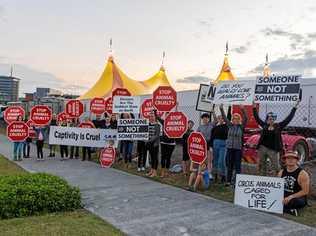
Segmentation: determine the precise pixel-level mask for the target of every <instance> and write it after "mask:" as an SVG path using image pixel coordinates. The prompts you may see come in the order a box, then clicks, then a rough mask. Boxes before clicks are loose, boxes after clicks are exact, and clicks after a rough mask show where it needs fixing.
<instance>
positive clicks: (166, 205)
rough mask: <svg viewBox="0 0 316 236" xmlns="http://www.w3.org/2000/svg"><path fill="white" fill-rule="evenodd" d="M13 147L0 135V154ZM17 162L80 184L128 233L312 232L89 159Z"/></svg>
mask: <svg viewBox="0 0 316 236" xmlns="http://www.w3.org/2000/svg"><path fill="white" fill-rule="evenodd" d="M33 149H34V148H33ZM11 150H12V145H11V144H10V143H9V142H8V141H7V140H6V138H5V137H4V136H2V135H0V153H1V154H3V155H5V156H7V157H10V156H11ZM32 153H33V152H32ZM18 164H19V165H21V166H22V167H23V168H25V169H26V170H28V171H32V172H47V173H51V174H55V175H58V176H61V177H64V178H65V179H66V180H68V181H69V182H70V183H71V184H72V185H75V186H78V187H79V188H80V189H81V191H82V195H83V202H84V204H85V208H86V209H88V210H90V211H91V212H93V213H95V214H96V215H98V216H100V217H101V218H103V219H105V220H107V221H108V222H110V223H111V224H113V225H114V226H115V227H117V228H119V229H121V230H122V231H123V232H125V233H127V234H128V235H150V236H154V235H159V236H160V235H172V236H173V235H175V236H176V235H182V236H189V235H208V236H210V235H212V236H217V235H221V236H223V235H238V236H239V235H251V236H257V235H258V236H259V235H270V236H272V235H273V236H274V235H277V236H278V235H293V236H297V235H301V236H303V235H316V230H315V229H313V228H310V227H307V226H304V225H301V224H297V223H294V222H291V221H287V220H284V219H282V218H279V217H276V216H273V215H270V214H265V213H261V212H257V211H252V210H248V209H245V208H241V207H237V206H234V205H232V204H230V203H226V202H222V201H218V200H215V199H213V198H210V197H206V196H204V195H200V194H197V193H192V192H188V191H185V190H182V189H179V188H175V187H171V186H167V185H163V184H160V183H157V182H154V181H151V180H148V179H145V178H142V177H139V176H134V175H130V174H127V173H124V172H121V171H118V170H115V169H102V168H100V167H99V165H97V164H95V163H92V162H81V161H80V160H68V161H65V162H61V161H59V160H58V159H57V158H56V159H48V158H47V160H45V161H44V162H37V161H35V160H24V161H22V162H18Z"/></svg>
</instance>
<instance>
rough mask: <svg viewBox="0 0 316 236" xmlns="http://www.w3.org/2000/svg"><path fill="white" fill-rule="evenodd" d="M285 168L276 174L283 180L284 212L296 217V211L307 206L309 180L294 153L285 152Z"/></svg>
mask: <svg viewBox="0 0 316 236" xmlns="http://www.w3.org/2000/svg"><path fill="white" fill-rule="evenodd" d="M283 160H284V161H285V168H284V169H283V170H281V171H280V172H279V174H278V176H279V177H281V178H283V179H284V200H283V204H284V212H285V213H289V214H292V215H295V216H297V209H300V208H303V207H305V206H306V204H307V194H308V193H309V186H310V178H309V175H308V174H307V172H306V171H305V170H303V169H302V168H301V167H300V166H299V164H298V162H299V156H298V154H297V153H296V152H287V153H286V154H285V155H284V156H283Z"/></svg>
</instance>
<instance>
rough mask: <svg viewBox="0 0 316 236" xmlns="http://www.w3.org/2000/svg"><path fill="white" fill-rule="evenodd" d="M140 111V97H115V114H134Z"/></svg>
mask: <svg viewBox="0 0 316 236" xmlns="http://www.w3.org/2000/svg"><path fill="white" fill-rule="evenodd" d="M139 111H140V97H130V96H114V97H113V113H133V114H137V113H139Z"/></svg>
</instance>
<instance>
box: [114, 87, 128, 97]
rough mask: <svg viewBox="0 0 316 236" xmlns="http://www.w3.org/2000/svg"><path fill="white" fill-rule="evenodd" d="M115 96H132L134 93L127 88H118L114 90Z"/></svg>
mask: <svg viewBox="0 0 316 236" xmlns="http://www.w3.org/2000/svg"><path fill="white" fill-rule="evenodd" d="M114 96H132V94H131V93H130V91H128V90H127V89H126V88H116V89H114V90H113V91H112V97H114Z"/></svg>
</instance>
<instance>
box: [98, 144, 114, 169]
mask: <svg viewBox="0 0 316 236" xmlns="http://www.w3.org/2000/svg"><path fill="white" fill-rule="evenodd" d="M115 155H116V153H115V149H114V148H113V147H106V148H104V149H102V151H101V153H100V164H101V167H102V168H104V167H111V165H112V164H113V163H114V161H115Z"/></svg>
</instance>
